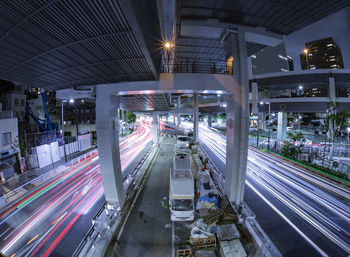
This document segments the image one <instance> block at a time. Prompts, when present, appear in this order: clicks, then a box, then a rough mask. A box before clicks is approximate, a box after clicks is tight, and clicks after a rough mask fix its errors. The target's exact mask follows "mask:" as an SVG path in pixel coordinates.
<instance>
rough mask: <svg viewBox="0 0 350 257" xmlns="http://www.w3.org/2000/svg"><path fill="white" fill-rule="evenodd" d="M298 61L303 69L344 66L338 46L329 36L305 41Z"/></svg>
mask: <svg viewBox="0 0 350 257" xmlns="http://www.w3.org/2000/svg"><path fill="white" fill-rule="evenodd" d="M300 62H301V68H302V69H303V70H310V69H311V70H312V69H342V68H344V63H343V57H342V54H341V51H340V48H339V47H338V46H337V44H336V43H335V42H334V40H333V38H331V37H329V38H324V39H320V40H316V41H312V42H308V43H305V49H304V53H302V54H300Z"/></svg>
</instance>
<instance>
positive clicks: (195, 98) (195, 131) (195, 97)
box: [193, 93, 199, 143]
mask: <svg viewBox="0 0 350 257" xmlns="http://www.w3.org/2000/svg"><path fill="white" fill-rule="evenodd" d="M198 102H199V100H198V93H195V94H193V139H194V142H195V143H197V142H198V119H199V117H198V115H199V114H198V112H199V108H198Z"/></svg>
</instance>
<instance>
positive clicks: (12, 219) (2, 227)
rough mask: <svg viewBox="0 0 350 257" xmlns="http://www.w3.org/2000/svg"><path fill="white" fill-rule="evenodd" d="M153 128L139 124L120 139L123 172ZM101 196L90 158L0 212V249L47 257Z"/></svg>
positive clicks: (94, 160) (94, 158) (94, 164)
mask: <svg viewBox="0 0 350 257" xmlns="http://www.w3.org/2000/svg"><path fill="white" fill-rule="evenodd" d="M151 128H152V125H151V124H150V123H149V122H147V121H143V120H141V121H138V122H137V124H136V129H135V131H134V132H133V133H132V134H130V135H128V136H126V137H125V138H123V139H121V140H120V153H121V168H122V171H125V169H126V168H127V167H128V165H130V164H131V163H132V162H133V160H134V158H136V157H137V156H138V155H139V154H140V153H141V152H142V150H143V149H144V148H145V147H146V146H147V145H148V144H149V143H150V142H151V141H152V133H151V131H152V130H151ZM102 196H103V186H102V177H101V173H100V168H99V164H98V155H97V154H96V155H93V156H90V157H89V158H86V159H85V160H84V161H82V162H81V163H75V165H71V166H68V167H67V170H66V171H65V172H64V173H63V174H61V175H59V176H57V177H56V178H55V179H53V180H52V181H51V182H49V183H47V184H46V185H45V186H43V187H41V188H40V189H37V190H35V191H34V192H33V193H31V194H29V195H28V196H26V197H24V198H23V199H22V200H20V201H18V202H17V203H15V204H14V205H13V206H11V207H10V208H8V209H7V210H4V211H3V212H2V213H0V249H1V252H2V253H4V254H6V255H7V256H34V255H41V256H49V255H52V254H54V251H55V249H56V247H57V246H58V245H59V244H60V243H61V242H62V239H63V238H65V237H67V235H68V234H69V231H70V230H71V229H72V227H74V225H75V224H76V223H77V222H78V221H79V220H80V218H81V217H82V216H85V215H88V214H89V215H91V212H93V209H94V208H95V207H94V206H95V205H96V203H97V202H99V201H100V199H101V197H102Z"/></svg>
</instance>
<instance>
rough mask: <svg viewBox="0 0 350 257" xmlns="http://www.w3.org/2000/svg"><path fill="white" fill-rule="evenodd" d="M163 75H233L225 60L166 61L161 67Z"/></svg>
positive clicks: (187, 59) (171, 59) (189, 59)
mask: <svg viewBox="0 0 350 257" xmlns="http://www.w3.org/2000/svg"><path fill="white" fill-rule="evenodd" d="M161 72H162V73H206V74H227V75H232V69H231V70H230V69H227V67H226V62H225V60H203V59H192V58H184V59H173V58H170V59H169V60H165V61H164V62H163V64H162V66H161Z"/></svg>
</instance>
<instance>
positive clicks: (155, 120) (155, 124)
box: [152, 112, 158, 144]
mask: <svg viewBox="0 0 350 257" xmlns="http://www.w3.org/2000/svg"><path fill="white" fill-rule="evenodd" d="M152 117H153V122H152V133H153V144H158V114H157V113H156V112H153V113H152Z"/></svg>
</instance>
